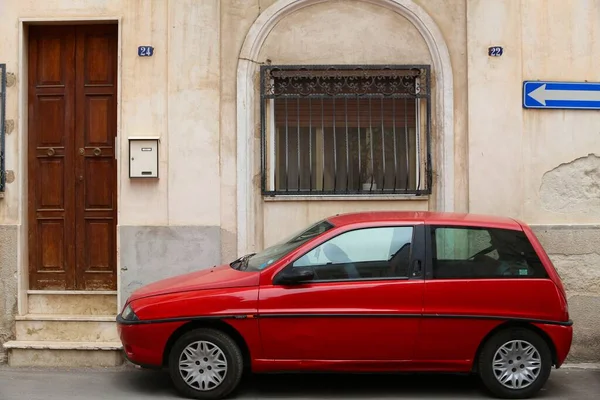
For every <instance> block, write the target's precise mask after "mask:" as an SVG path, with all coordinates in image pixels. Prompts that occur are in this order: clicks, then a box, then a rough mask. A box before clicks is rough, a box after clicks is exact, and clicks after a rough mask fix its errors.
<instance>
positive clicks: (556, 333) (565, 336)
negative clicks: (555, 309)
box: [536, 324, 573, 368]
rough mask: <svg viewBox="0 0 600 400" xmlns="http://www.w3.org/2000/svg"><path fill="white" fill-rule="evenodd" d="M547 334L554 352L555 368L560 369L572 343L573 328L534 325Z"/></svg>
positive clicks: (569, 326)
mask: <svg viewBox="0 0 600 400" xmlns="http://www.w3.org/2000/svg"><path fill="white" fill-rule="evenodd" d="M536 325H538V327H539V328H541V329H542V330H543V331H544V332H546V333H547V334H548V336H549V337H550V339H551V340H552V343H554V348H555V350H556V368H560V367H561V366H562V365H563V363H564V362H565V359H566V358H567V356H568V355H569V351H570V350H571V344H572V342H573V326H571V325H568V326H567V325H550V324H536Z"/></svg>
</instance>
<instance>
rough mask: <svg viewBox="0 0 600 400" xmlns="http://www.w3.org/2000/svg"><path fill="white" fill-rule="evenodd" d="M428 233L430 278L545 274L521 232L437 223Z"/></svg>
mask: <svg viewBox="0 0 600 400" xmlns="http://www.w3.org/2000/svg"><path fill="white" fill-rule="evenodd" d="M431 235H432V238H431V239H432V245H433V246H432V248H433V253H434V254H432V261H433V278H434V279H436V278H437V279H474V278H481V279H484V278H545V277H547V276H546V270H545V269H544V266H543V264H542V262H541V260H540V259H539V257H538V256H537V254H536V252H535V250H534V249H533V246H532V245H531V243H530V242H529V240H528V239H527V236H526V235H525V233H524V232H522V231H515V230H510V229H497V228H479V227H445V226H437V227H432V229H431Z"/></svg>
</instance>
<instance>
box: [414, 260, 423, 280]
mask: <svg viewBox="0 0 600 400" xmlns="http://www.w3.org/2000/svg"><path fill="white" fill-rule="evenodd" d="M412 270H413V271H412V276H413V277H416V276H421V273H422V272H423V267H422V263H421V260H415V261H413V268H412Z"/></svg>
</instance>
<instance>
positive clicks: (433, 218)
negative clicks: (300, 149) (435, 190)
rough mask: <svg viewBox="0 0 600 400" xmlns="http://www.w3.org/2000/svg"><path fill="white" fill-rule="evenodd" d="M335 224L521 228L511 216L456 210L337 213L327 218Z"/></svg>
mask: <svg viewBox="0 0 600 400" xmlns="http://www.w3.org/2000/svg"><path fill="white" fill-rule="evenodd" d="M327 221H329V222H330V223H332V224H333V225H335V226H344V225H353V224H360V223H369V222H370V223H379V222H381V223H384V222H424V223H426V224H434V225H444V224H446V225H467V226H479V227H489V228H504V229H516V230H522V227H521V225H520V223H519V222H518V221H517V220H515V219H512V218H507V217H502V216H494V215H485V214H472V213H457V212H432V211H364V212H354V213H345V214H337V215H334V216H331V217H329V218H327Z"/></svg>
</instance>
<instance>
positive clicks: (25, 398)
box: [0, 365, 600, 400]
mask: <svg viewBox="0 0 600 400" xmlns="http://www.w3.org/2000/svg"><path fill="white" fill-rule="evenodd" d="M178 398H179V399H180V397H179V396H178V395H177V393H176V392H175V390H174V388H173V387H172V385H171V381H170V379H169V376H168V374H167V373H166V371H149V370H141V369H137V368H133V367H132V366H130V365H126V366H123V367H119V368H108V369H39V368H9V367H6V366H2V367H0V400H71V399H73V400H75V399H78V400H79V399H85V400H96V399H98V400H99V399H119V400H121V399H125V400H141V399H178ZM233 398H237V399H262V398H269V399H276V398H282V399H283V398H285V399H308V398H310V399H325V398H328V399H329V398H339V399H348V398H354V399H386V398H400V399H414V398H419V399H485V398H490V397H488V396H487V395H486V393H485V392H483V391H482V390H481V388H480V385H479V383H478V380H477V379H476V378H473V377H465V376H455V375H359V376H356V375H354V376H351V375H263V376H249V377H248V378H246V380H245V381H244V382H243V384H242V386H241V387H240V389H239V390H238V391H237V392H236V393H235V395H234V396H233ZM538 398H543V399H577V400H587V399H590V400H591V399H598V398H600V368H597V367H591V368H579V367H567V368H564V369H563V368H561V369H560V370H553V371H552V374H551V376H550V380H549V381H548V383H547V384H546V387H545V388H544V390H543V392H542V393H541V395H540V396H539V397H538Z"/></svg>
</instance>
